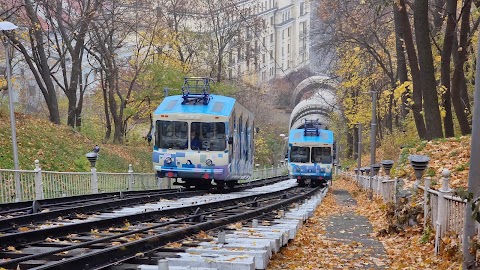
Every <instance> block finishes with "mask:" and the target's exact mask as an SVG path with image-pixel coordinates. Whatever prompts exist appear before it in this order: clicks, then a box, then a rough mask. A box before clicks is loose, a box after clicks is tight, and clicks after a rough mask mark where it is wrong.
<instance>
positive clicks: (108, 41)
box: [87, 0, 159, 143]
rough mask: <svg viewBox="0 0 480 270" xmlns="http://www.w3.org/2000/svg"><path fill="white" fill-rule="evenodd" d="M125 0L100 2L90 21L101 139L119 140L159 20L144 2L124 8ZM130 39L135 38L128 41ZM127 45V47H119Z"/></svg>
mask: <svg viewBox="0 0 480 270" xmlns="http://www.w3.org/2000/svg"><path fill="white" fill-rule="evenodd" d="M129 5H130V3H129V2H128V1H125V2H123V1H121V0H113V1H106V2H103V6H102V7H101V8H100V10H99V11H98V16H97V17H96V19H95V21H94V22H93V24H92V31H91V34H90V38H89V40H90V42H89V44H88V46H89V48H88V49H87V50H88V52H89V54H90V55H91V56H92V57H93V58H94V59H95V62H94V63H93V67H94V68H96V69H97V70H98V73H99V75H100V87H101V89H102V92H103V98H104V111H105V118H106V127H107V131H106V134H105V140H108V139H109V138H110V136H111V132H112V126H111V120H110V118H112V120H113V126H114V134H113V141H114V142H118V143H122V142H123V139H124V135H125V131H126V126H127V122H128V120H129V119H130V118H131V116H132V115H131V114H126V110H127V107H128V105H129V104H130V103H131V98H132V95H133V92H134V91H137V90H138V84H137V83H138V79H139V78H140V74H141V73H142V72H143V71H144V70H145V69H146V67H147V66H148V64H149V63H150V61H151V59H152V53H153V51H154V47H155V46H154V40H155V36H156V33H157V31H158V29H157V28H158V25H159V22H158V20H156V18H155V16H154V17H153V18H152V16H151V14H150V13H148V12H147V10H149V7H148V6H144V5H142V3H139V2H138V3H134V5H135V8H134V9H133V12H132V9H127V8H126V7H132V6H129ZM128 40H134V41H135V42H133V43H132V42H128ZM122 48H123V49H125V48H127V49H128V50H127V51H125V50H123V51H122V50H121V49H122Z"/></svg>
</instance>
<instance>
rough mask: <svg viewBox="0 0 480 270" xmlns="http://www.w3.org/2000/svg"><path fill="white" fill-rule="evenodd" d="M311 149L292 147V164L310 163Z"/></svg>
mask: <svg viewBox="0 0 480 270" xmlns="http://www.w3.org/2000/svg"><path fill="white" fill-rule="evenodd" d="M309 157H310V147H300V146H292V149H291V150H290V162H298V163H308V162H309V161H310V158H309Z"/></svg>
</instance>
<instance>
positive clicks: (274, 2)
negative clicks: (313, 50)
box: [227, 0, 310, 83]
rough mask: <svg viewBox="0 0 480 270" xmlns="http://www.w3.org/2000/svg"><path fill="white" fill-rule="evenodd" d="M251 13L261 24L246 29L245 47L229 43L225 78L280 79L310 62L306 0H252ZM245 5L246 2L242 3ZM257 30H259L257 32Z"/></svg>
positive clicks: (308, 11)
mask: <svg viewBox="0 0 480 270" xmlns="http://www.w3.org/2000/svg"><path fill="white" fill-rule="evenodd" d="M250 2H251V3H249V4H250V5H251V4H253V5H254V6H255V8H254V9H253V10H254V16H255V17H257V18H259V19H260V22H261V27H259V28H258V29H257V31H255V32H254V33H249V32H250V31H249V29H248V27H247V29H246V31H245V32H246V33H245V35H246V40H247V41H250V42H248V43H247V44H246V46H245V50H246V51H248V50H250V51H252V52H253V53H251V54H248V53H245V52H243V50H238V48H235V46H231V47H230V48H229V49H230V50H229V54H228V67H227V73H228V74H227V77H228V78H229V79H234V78H242V77H248V78H250V79H251V80H254V81H257V82H259V83H262V82H267V81H269V80H272V79H275V78H281V77H283V76H285V75H287V74H289V73H290V72H292V71H295V70H298V69H300V68H303V67H306V66H309V65H310V61H309V47H310V38H309V29H310V4H309V2H308V1H307V0H300V1H298V0H255V1H250ZM244 4H246V3H244ZM258 30H259V31H258Z"/></svg>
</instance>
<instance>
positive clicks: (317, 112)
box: [289, 88, 338, 129]
mask: <svg viewBox="0 0 480 270" xmlns="http://www.w3.org/2000/svg"><path fill="white" fill-rule="evenodd" d="M335 110H338V108H337V105H336V98H335V93H334V92H333V91H332V90H331V89H325V88H323V89H318V90H317V92H316V93H315V95H313V96H312V97H311V98H309V99H306V100H302V101H300V102H299V103H298V104H297V105H296V106H295V108H294V109H293V110H292V113H291V114H290V121H289V129H298V128H301V127H302V126H303V122H304V120H305V119H319V121H320V123H322V124H323V125H324V126H327V125H328V124H329V122H330V114H331V113H332V112H333V111H335Z"/></svg>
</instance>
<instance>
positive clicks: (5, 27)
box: [0, 21, 22, 201]
mask: <svg viewBox="0 0 480 270" xmlns="http://www.w3.org/2000/svg"><path fill="white" fill-rule="evenodd" d="M17 28H18V26H16V25H15V24H13V23H11V22H6V21H3V22H0V30H2V32H3V34H4V35H5V31H12V30H15V29H17ZM3 45H4V46H5V59H6V70H7V90H8V100H9V107H10V108H9V109H10V126H11V129H12V147H13V169H14V170H15V173H14V175H15V197H16V199H17V200H18V201H20V200H21V199H22V193H21V186H20V177H19V175H18V172H17V171H18V169H19V168H18V149H17V128H16V126H15V111H14V108H13V93H12V78H11V77H12V74H11V70H10V59H9V55H8V49H9V47H10V46H9V45H10V42H9V41H8V39H7V38H6V37H4V39H3Z"/></svg>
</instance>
